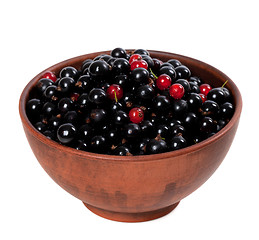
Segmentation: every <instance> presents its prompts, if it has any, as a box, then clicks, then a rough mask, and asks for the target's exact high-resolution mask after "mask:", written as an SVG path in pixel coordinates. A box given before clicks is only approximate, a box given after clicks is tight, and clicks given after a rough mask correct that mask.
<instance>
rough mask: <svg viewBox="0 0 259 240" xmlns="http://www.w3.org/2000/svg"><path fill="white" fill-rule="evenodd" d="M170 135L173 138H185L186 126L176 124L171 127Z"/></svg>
mask: <svg viewBox="0 0 259 240" xmlns="http://www.w3.org/2000/svg"><path fill="white" fill-rule="evenodd" d="M170 133H171V135H172V136H183V135H185V133H186V129H185V127H184V126H182V125H178V124H176V125H174V126H173V127H171V129H170Z"/></svg>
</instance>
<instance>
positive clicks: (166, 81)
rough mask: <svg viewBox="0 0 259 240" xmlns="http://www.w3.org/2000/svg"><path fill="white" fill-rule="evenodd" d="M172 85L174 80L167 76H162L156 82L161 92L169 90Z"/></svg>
mask: <svg viewBox="0 0 259 240" xmlns="http://www.w3.org/2000/svg"><path fill="white" fill-rule="evenodd" d="M171 84H172V79H171V78H170V77H169V76H168V75H167V74H161V75H160V76H159V77H158V78H157V80H156V86H157V88H158V89H160V90H165V89H167V88H169V87H170V86H171Z"/></svg>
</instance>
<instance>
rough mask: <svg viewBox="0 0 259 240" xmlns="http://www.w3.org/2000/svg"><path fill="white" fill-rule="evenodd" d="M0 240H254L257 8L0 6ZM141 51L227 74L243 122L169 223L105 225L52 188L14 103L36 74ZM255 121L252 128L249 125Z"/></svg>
mask: <svg viewBox="0 0 259 240" xmlns="http://www.w3.org/2000/svg"><path fill="white" fill-rule="evenodd" d="M0 11H1V14H0V24H1V32H0V34H1V38H0V41H1V44H0V59H1V64H0V66H1V70H0V73H1V75H0V81H1V83H0V84H1V91H0V98H1V99H0V104H1V105H0V121H1V123H0V126H1V129H0V133H1V134H0V139H1V145H0V146H1V150H0V152H1V155H0V156H1V160H0V184H1V185H0V186H1V197H0V221H1V223H0V239H3V240H5V239H91V240H92V239H113V240H116V239H120V240H121V239H151V240H152V239H186V240H187V239H188V240H189V239H199V240H202V239H206V240H207V239H210V240H213V239H249V240H251V239H259V233H258V230H256V227H258V215H259V207H258V206H259V204H258V203H259V197H258V190H259V188H258V183H259V177H258V171H259V168H258V167H259V164H258V161H259V157H258V147H259V145H258V142H259V141H258V134H259V129H258V125H259V124H258V92H259V91H258V82H259V78H258V71H259V67H258V65H259V61H258V56H259V47H258V45H259V37H258V23H259V17H258V7H256V1H252V0H247V1H227V0H225V1H219V0H218V1H200V0H196V1H184V0H181V1H163V0H161V1H154V3H153V2H152V1H135V0H131V1H112V0H110V1H101V0H99V1H76V0H74V1H67V0H63V1H54V0H52V1H49V0H45V1H30V0H24V1H18V0H14V1H2V2H1V6H0ZM115 47H123V48H145V49H153V50H162V51H168V52H174V53H178V54H182V55H187V56H190V57H193V58H196V59H199V60H201V61H204V62H207V63H209V64H211V65H213V66H215V67H216V68H218V69H220V70H221V71H223V72H224V73H226V74H227V75H228V76H229V77H230V78H232V79H233V80H234V82H235V83H236V84H237V86H238V87H239V89H240V91H241V94H242V97H243V103H244V105H243V112H242V117H241V121H240V125H239V129H238V131H237V134H236V138H235V140H234V142H233V144H232V147H231V149H230V151H229V153H228V155H227V157H226V158H225V160H224V161H223V163H222V165H221V166H220V167H219V169H218V170H217V171H216V172H215V174H214V175H213V176H212V177H211V178H210V179H209V180H208V181H207V182H206V183H205V184H204V185H203V186H202V187H201V188H199V189H198V190H197V191H196V192H194V193H193V194H191V195H190V196H188V197H187V198H186V199H184V200H182V202H181V203H180V204H179V206H178V207H177V208H176V209H175V211H173V212H172V213H171V214H169V215H167V216H165V217H163V218H160V219H158V220H154V221H149V222H144V223H119V222H114V221H110V220H105V219H103V218H101V217H98V216H96V215H94V214H93V213H91V212H90V211H89V210H88V209H86V208H85V207H84V206H83V204H82V203H81V202H80V201H79V200H78V199H75V198H74V197H72V196H71V195H69V194H68V193H67V192H65V191H64V190H63V189H61V188H60V187H59V186H58V185H56V184H55V183H54V182H53V181H52V180H51V179H50V177H49V176H48V175H47V174H46V173H45V171H44V170H43V169H42V168H41V167H40V165H39V164H38V162H37V160H36V158H35V157H34V155H33V153H32V151H31V149H30V147H29V144H28V143H27V140H26V138H25V135H24V132H23V129H22V125H21V122H20V118H19V114H18V101H19V96H20V94H21V92H22V90H23V88H24V87H25V85H26V84H27V83H28V82H29V81H30V80H31V79H32V78H33V77H34V76H35V75H36V74H37V73H39V72H40V71H42V70H44V69H45V68H47V67H49V66H51V65H53V64H55V63H57V62H60V61H62V60H65V59H68V58H71V57H75V56H78V55H82V54H85V53H90V52H95V51H101V50H108V49H113V48H115ZM256 114H257V118H256Z"/></svg>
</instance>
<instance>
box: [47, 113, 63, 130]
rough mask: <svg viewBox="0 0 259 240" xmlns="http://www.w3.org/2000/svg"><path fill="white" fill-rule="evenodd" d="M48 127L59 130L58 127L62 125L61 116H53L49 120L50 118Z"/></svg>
mask: <svg viewBox="0 0 259 240" xmlns="http://www.w3.org/2000/svg"><path fill="white" fill-rule="evenodd" d="M47 125H48V128H49V129H51V130H57V129H58V127H59V126H60V125H61V119H60V118H59V117H56V116H52V117H51V118H50V119H49V120H48V124H47Z"/></svg>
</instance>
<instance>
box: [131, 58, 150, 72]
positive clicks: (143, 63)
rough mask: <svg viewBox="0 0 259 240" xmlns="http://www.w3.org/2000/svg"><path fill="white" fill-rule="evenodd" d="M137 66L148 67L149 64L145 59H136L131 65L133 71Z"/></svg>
mask: <svg viewBox="0 0 259 240" xmlns="http://www.w3.org/2000/svg"><path fill="white" fill-rule="evenodd" d="M135 68H145V69H147V68H148V64H147V62H146V61H145V60H135V61H133V62H132V63H131V65H130V70H131V71H133V70H134V69H135Z"/></svg>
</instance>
